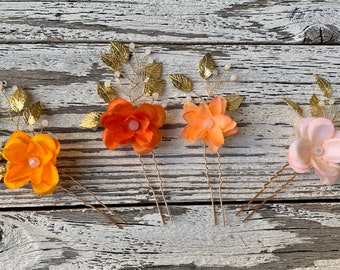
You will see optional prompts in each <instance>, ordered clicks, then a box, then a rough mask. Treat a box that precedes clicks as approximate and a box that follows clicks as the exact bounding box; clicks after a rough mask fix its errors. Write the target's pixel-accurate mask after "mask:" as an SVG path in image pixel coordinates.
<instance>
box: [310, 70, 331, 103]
mask: <svg viewBox="0 0 340 270" xmlns="http://www.w3.org/2000/svg"><path fill="white" fill-rule="evenodd" d="M314 77H315V80H316V82H317V84H318V86H319V88H320V90H321V91H322V92H323V94H324V96H325V97H327V98H330V97H331V95H332V86H331V84H330V83H329V81H327V80H326V79H325V78H323V77H321V76H320V75H318V74H315V75H314Z"/></svg>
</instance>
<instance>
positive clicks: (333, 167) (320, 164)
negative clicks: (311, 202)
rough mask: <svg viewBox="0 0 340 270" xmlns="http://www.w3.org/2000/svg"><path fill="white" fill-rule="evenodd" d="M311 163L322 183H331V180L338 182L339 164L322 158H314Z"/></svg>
mask: <svg viewBox="0 0 340 270" xmlns="http://www.w3.org/2000/svg"><path fill="white" fill-rule="evenodd" d="M311 163H312V165H313V167H314V171H315V172H316V173H317V174H318V176H319V177H320V179H321V181H326V182H327V181H328V182H331V181H330V180H331V179H333V180H334V179H335V180H336V179H337V178H338V176H339V175H340V167H339V165H338V164H335V163H330V162H327V161H325V160H323V159H321V158H312V159H311Z"/></svg>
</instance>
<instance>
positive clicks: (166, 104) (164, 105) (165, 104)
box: [162, 101, 168, 109]
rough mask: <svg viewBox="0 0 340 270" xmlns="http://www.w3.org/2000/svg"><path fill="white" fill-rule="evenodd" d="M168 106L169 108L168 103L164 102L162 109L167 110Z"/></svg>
mask: <svg viewBox="0 0 340 270" xmlns="http://www.w3.org/2000/svg"><path fill="white" fill-rule="evenodd" d="M166 106H168V103H167V102H165V101H164V102H162V107H163V108H164V109H165V108H166Z"/></svg>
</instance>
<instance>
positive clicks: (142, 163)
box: [139, 155, 165, 224]
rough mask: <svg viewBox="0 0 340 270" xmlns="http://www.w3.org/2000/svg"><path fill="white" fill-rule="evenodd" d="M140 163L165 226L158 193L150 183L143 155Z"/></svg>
mask: <svg viewBox="0 0 340 270" xmlns="http://www.w3.org/2000/svg"><path fill="white" fill-rule="evenodd" d="M139 161H140V163H141V165H142V169H143V172H144V178H145V180H146V182H147V183H148V187H149V188H150V190H151V192H152V195H153V197H154V200H155V203H156V207H157V210H158V213H159V215H160V218H161V221H162V224H165V221H164V218H163V215H162V210H161V207H160V206H159V203H158V199H157V195H156V192H155V190H154V188H153V187H152V185H151V181H150V179H149V177H148V173H147V171H146V168H145V163H144V161H143V159H142V157H141V155H139Z"/></svg>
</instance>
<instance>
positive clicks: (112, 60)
mask: <svg viewBox="0 0 340 270" xmlns="http://www.w3.org/2000/svg"><path fill="white" fill-rule="evenodd" d="M100 58H101V59H102V61H103V63H104V64H105V65H107V66H108V67H110V68H112V69H113V70H115V71H120V69H121V68H120V61H119V60H118V59H117V58H116V57H115V56H114V55H112V54H106V53H102V54H100Z"/></svg>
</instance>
